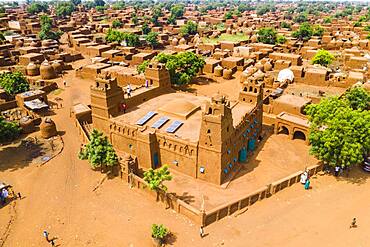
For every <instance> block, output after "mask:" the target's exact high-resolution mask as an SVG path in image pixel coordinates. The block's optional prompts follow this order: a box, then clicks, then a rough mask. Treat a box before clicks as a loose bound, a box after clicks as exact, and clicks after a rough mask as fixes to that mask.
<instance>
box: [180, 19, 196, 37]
mask: <svg viewBox="0 0 370 247" xmlns="http://www.w3.org/2000/svg"><path fill="white" fill-rule="evenodd" d="M197 31H198V25H197V24H196V23H195V22H193V21H188V22H187V23H186V24H185V25H183V26H182V27H181V28H180V33H181V34H182V35H194V34H196V33H197Z"/></svg>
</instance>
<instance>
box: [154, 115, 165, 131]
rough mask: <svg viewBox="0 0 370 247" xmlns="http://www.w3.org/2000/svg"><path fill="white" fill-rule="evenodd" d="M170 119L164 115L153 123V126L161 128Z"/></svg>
mask: <svg viewBox="0 0 370 247" xmlns="http://www.w3.org/2000/svg"><path fill="white" fill-rule="evenodd" d="M168 120H169V118H168V117H166V116H164V117H161V118H160V119H158V120H157V121H156V122H155V123H154V124H153V125H152V128H156V129H159V128H160V127H162V126H163V125H164V124H165V123H166V122H167V121H168Z"/></svg>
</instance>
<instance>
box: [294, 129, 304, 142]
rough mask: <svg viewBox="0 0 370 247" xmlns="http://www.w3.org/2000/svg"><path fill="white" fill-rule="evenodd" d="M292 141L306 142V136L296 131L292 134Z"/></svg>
mask: <svg viewBox="0 0 370 247" xmlns="http://www.w3.org/2000/svg"><path fill="white" fill-rule="evenodd" d="M294 139H299V140H303V141H305V140H306V135H305V134H304V133H303V132H302V131H300V130H296V131H295V132H294V134H293V140H294Z"/></svg>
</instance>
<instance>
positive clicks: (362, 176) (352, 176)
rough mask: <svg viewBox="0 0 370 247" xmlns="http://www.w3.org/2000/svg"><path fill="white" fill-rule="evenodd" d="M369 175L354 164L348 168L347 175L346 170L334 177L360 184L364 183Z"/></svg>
mask: <svg viewBox="0 0 370 247" xmlns="http://www.w3.org/2000/svg"><path fill="white" fill-rule="evenodd" d="M333 176H334V175H333ZM369 176H370V174H369V173H368V172H365V171H364V170H362V167H361V166H360V165H356V166H354V167H353V168H351V169H350V171H349V172H348V176H347V174H346V172H343V174H340V175H339V176H338V177H336V179H337V180H338V181H345V182H347V183H350V184H356V185H362V184H364V183H366V181H367V179H368V178H369Z"/></svg>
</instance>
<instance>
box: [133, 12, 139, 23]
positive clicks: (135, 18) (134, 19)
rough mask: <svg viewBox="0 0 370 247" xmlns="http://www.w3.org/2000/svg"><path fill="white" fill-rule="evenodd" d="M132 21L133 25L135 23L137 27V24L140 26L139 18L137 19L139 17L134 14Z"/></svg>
mask: <svg viewBox="0 0 370 247" xmlns="http://www.w3.org/2000/svg"><path fill="white" fill-rule="evenodd" d="M131 21H132V23H134V24H135V25H137V24H138V22H139V18H138V17H137V15H136V14H135V13H132V15H131Z"/></svg>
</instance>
